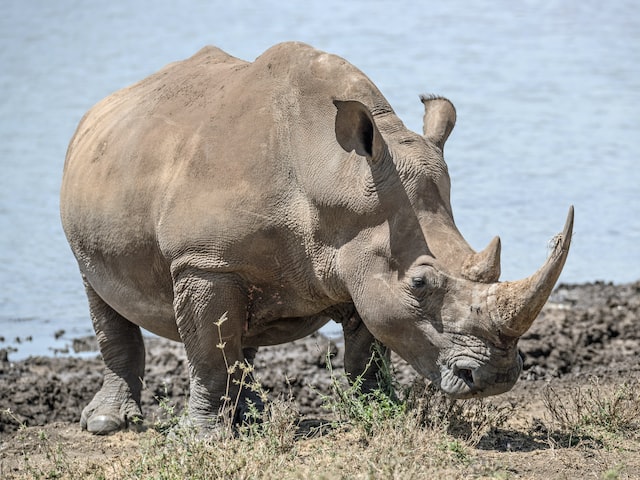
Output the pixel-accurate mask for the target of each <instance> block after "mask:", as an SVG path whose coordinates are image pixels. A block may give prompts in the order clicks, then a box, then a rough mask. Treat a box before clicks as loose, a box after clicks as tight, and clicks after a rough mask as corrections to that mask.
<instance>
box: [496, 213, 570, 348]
mask: <svg viewBox="0 0 640 480" xmlns="http://www.w3.org/2000/svg"><path fill="white" fill-rule="evenodd" d="M572 233H573V206H571V207H570V208H569V213H568V215H567V221H566V223H565V225H564V230H563V231H562V233H561V234H558V235H556V236H555V237H553V240H552V242H553V250H552V252H551V254H550V255H549V258H547V261H546V262H545V263H544V265H543V266H542V268H540V269H539V270H538V271H537V272H536V273H534V274H533V275H532V276H530V277H528V278H525V279H523V280H518V281H516V282H502V283H494V284H493V285H491V286H490V287H489V291H488V297H487V305H488V307H489V311H490V312H491V316H492V320H493V322H494V324H495V325H496V326H497V327H498V328H499V330H500V331H501V333H502V334H504V335H508V336H511V337H520V336H521V335H522V334H524V333H525V332H526V331H527V330H528V329H529V327H530V326H531V324H532V323H533V321H534V320H535V319H536V317H537V316H538V314H539V313H540V310H542V307H543V306H544V304H545V302H546V301H547V299H548V298H549V295H551V291H552V290H553V287H554V285H555V284H556V281H557V280H558V277H559V276H560V272H562V268H563V267H564V263H565V260H566V259H567V254H568V253H569V246H570V245H571V235H572Z"/></svg>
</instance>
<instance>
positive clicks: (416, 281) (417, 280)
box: [411, 277, 427, 288]
mask: <svg viewBox="0 0 640 480" xmlns="http://www.w3.org/2000/svg"><path fill="white" fill-rule="evenodd" d="M426 284H427V282H426V280H425V279H424V277H413V278H412V279H411V286H412V287H413V288H422V287H424V286H425V285H426Z"/></svg>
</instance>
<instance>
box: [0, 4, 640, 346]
mask: <svg viewBox="0 0 640 480" xmlns="http://www.w3.org/2000/svg"><path fill="white" fill-rule="evenodd" d="M2 10H3V12H2V15H0V166H1V168H2V173H1V174H0V337H4V341H0V348H2V347H3V346H4V347H7V346H10V347H18V349H19V352H18V353H16V354H13V355H12V357H11V358H14V359H17V358H20V357H23V356H26V355H29V354H34V353H50V351H51V348H53V347H56V348H59V347H62V346H64V345H65V344H66V343H67V342H68V340H69V339H70V338H72V337H74V336H78V335H84V334H88V333H90V332H91V327H90V320H89V318H88V314H87V307H86V302H85V299H84V294H83V290H82V285H81V282H80V277H79V275H78V273H77V269H76V266H75V263H74V259H73V257H72V255H71V253H70V250H69V248H68V246H67V244H66V242H65V240H64V236H63V233H62V229H61V227H60V222H59V218H58V189H59V184H60V176H61V172H62V165H63V162H64V155H65V150H66V146H67V144H68V141H69V139H70V137H71V135H72V134H73V132H74V130H75V127H76V125H77V123H78V121H79V120H80V118H81V116H82V115H83V114H84V112H85V111H86V110H87V109H89V108H90V107H91V106H92V105H93V104H95V103H96V102H97V101H99V100H100V99H102V98H103V97H105V96H106V95H108V94H109V93H111V92H113V91H115V90H117V89H119V88H121V87H124V86H126V85H128V84H130V83H133V82H135V81H137V80H139V79H141V78H143V77H144V76H146V75H148V74H150V73H152V72H154V71H156V70H157V69H159V68H161V67H162V66H164V65H165V64H167V63H169V62H171V61H174V60H179V59H182V58H185V57H188V56H190V55H191V54H193V53H194V52H195V51H197V50H198V49H199V48H200V47H202V46H203V45H205V44H214V45H217V46H219V47H221V48H223V49H224V50H226V51H228V52H229V53H231V54H233V55H235V56H237V57H241V58H245V59H249V60H251V59H254V58H255V57H256V56H258V55H259V54H260V53H261V52H263V51H264V50H265V49H266V48H268V47H269V46H271V45H272V44H274V43H277V42H280V41H284V40H301V41H305V42H307V43H310V44H312V45H314V46H316V47H318V48H320V49H323V50H326V51H330V52H333V53H337V54H339V55H341V56H343V57H345V58H346V59H347V60H349V61H350V62H351V63H353V64H354V65H356V66H358V67H359V68H360V69H362V70H363V71H364V72H365V73H367V74H368V75H369V77H370V78H371V79H372V80H373V81H374V82H375V83H376V84H377V85H378V87H379V88H380V89H381V90H382V92H383V93H384V94H385V96H386V97H387V98H388V100H389V101H390V102H391V104H392V105H393V106H394V108H395V110H396V112H397V113H398V114H399V116H400V117H401V118H402V119H403V120H404V122H405V124H406V125H407V126H408V127H409V128H411V129H413V130H415V131H418V132H421V131H422V123H421V122H422V105H421V103H420V102H419V101H418V94H420V93H438V94H442V95H445V96H447V97H449V98H450V99H452V100H453V102H454V103H455V105H456V107H457V110H458V124H457V126H456V129H455V130H454V132H453V134H452V136H451V137H450V139H449V142H448V143H447V148H446V152H445V153H446V160H447V163H448V165H449V169H450V175H451V179H452V205H453V210H454V213H455V218H456V223H457V224H458V226H459V228H460V230H461V231H462V233H463V234H464V235H465V237H466V238H467V240H468V241H469V242H470V243H471V245H472V246H474V247H475V248H477V249H481V248H483V247H484V246H485V245H486V244H487V243H488V242H489V240H490V239H491V238H492V237H493V236H494V235H496V234H499V235H501V237H502V241H503V276H502V278H503V279H515V278H520V277H524V276H526V275H528V274H530V273H531V272H533V271H534V270H535V269H536V268H537V267H538V266H539V265H540V264H541V263H542V262H543V261H544V259H545V256H546V254H547V242H548V240H549V239H550V238H551V237H552V236H553V235H554V234H555V233H557V232H558V231H560V230H561V228H562V224H563V222H564V218H565V215H566V212H567V208H568V206H569V205H570V204H573V205H575V209H576V223H575V234H574V241H573V245H572V251H571V254H570V256H569V259H568V262H567V265H566V267H565V270H564V272H563V275H562V277H561V281H565V282H586V281H593V280H607V281H615V282H627V281H633V280H637V279H638V278H640V194H639V193H638V184H639V183H640V169H639V168H638V163H639V161H640V114H639V113H638V108H639V105H640V14H639V13H638V9H637V5H636V2H633V1H631V0H626V1H616V2H608V3H606V2H605V3H602V2H595V1H591V0H587V1H581V2H577V1H576V2H570V1H564V2H561V1H543V0H540V1H535V2H534V1H523V2H511V1H507V0H492V1H486V2H482V1H475V2H465V1H462V0H453V1H448V2H413V1H397V0H396V1H393V2H381V1H374V0H368V1H352V2H341V1H338V0H323V1H319V2H315V1H305V2H293V1H292V2H283V1H282V0H279V1H234V2H229V1H228V0H226V1H217V0H216V1H211V0H209V1H204V0H203V1H183V2H169V1H166V0H156V1H154V2H147V3H146V4H145V3H144V2H130V1H127V0H111V1H110V2H102V1H101V2H97V1H79V0H78V1H72V0H57V1H55V2H52V1H49V0H5V1H4V2H3V9H2ZM59 330H64V331H65V333H64V335H62V337H61V338H60V339H59V340H57V341H54V340H53V334H54V332H57V331H59ZM29 336H31V337H33V340H32V341H25V338H26V337H29ZM16 337H19V338H21V339H22V342H21V343H20V344H18V343H17V341H16V340H15V339H16ZM0 340H2V338H0Z"/></svg>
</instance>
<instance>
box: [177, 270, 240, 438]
mask: <svg viewBox="0 0 640 480" xmlns="http://www.w3.org/2000/svg"><path fill="white" fill-rule="evenodd" d="M174 278H175V280H174V310H175V315H176V322H177V325H178V332H179V333H180V338H181V339H182V342H183V343H184V346H185V350H186V352H187V359H188V361H189V376H190V397H189V416H190V419H191V421H192V422H193V423H194V424H195V426H196V427H198V428H200V429H203V430H205V431H206V430H208V429H212V428H215V426H216V425H217V423H218V418H219V415H220V413H222V412H221V407H226V406H230V407H233V405H235V401H236V399H237V394H238V380H239V378H240V377H241V371H240V368H239V365H240V364H241V363H242V362H244V354H243V351H242V344H241V341H242V331H243V327H244V323H245V321H246V316H247V303H246V295H244V291H243V289H242V288H241V285H240V283H239V281H238V280H237V279H236V278H235V276H233V275H228V274H213V273H210V272H202V271H199V270H188V271H184V272H182V273H180V274H179V275H177V276H175V275H174ZM231 371H233V373H231V374H230V373H229V372H231ZM225 400H226V403H225ZM225 413H226V412H225ZM229 413H230V414H233V413H232V412H229Z"/></svg>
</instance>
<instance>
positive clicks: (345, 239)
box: [61, 43, 573, 433]
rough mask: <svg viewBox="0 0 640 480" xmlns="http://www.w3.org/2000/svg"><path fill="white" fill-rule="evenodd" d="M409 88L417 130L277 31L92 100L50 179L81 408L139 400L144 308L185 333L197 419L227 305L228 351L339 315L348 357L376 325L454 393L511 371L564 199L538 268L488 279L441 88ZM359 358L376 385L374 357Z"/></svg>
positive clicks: (474, 389) (545, 287)
mask: <svg viewBox="0 0 640 480" xmlns="http://www.w3.org/2000/svg"><path fill="white" fill-rule="evenodd" d="M422 102H423V104H424V109H425V113H424V132H423V135H418V134H416V133H413V132H411V131H409V130H407V129H406V128H405V127H404V125H403V124H402V122H401V121H400V119H399V118H398V117H397V116H396V115H395V113H394V112H393V110H392V108H391V107H390V106H389V104H388V103H387V101H386V100H385V98H384V97H383V96H382V94H381V93H380V92H379V91H378V89H377V88H376V87H375V86H374V85H373V83H372V82H371V81H370V80H369V79H368V78H367V77H366V76H365V75H364V74H363V73H362V72H360V71H359V70H357V69H356V68H355V67H353V66H352V65H350V64H349V63H347V62H346V61H345V60H343V59H341V58H339V57H337V56H333V55H329V54H326V53H323V52H320V51H317V50H314V49H313V48H311V47H309V46H307V45H303V44H299V43H285V44H280V45H276V46H275V47H273V48H271V49H269V50H268V51H266V52H265V53H264V54H263V55H262V56H260V57H259V58H258V59H257V60H256V61H255V62H253V63H248V62H245V61H242V60H239V59H237V58H234V57H231V56H229V55H227V54H226V53H224V52H222V51H221V50H219V49H216V48H213V47H206V48H204V49H202V50H201V51H200V52H198V53H197V54H196V55H194V56H193V57H191V58H189V59H187V60H185V61H182V62H177V63H174V64H170V65H168V66H167V67H165V68H164V69H162V70H161V71H159V72H158V73H156V74H154V75H151V76H150V77H148V78H146V79H145V80H143V81H141V82H139V83H137V84H135V85H133V86H131V87H128V88H125V89H123V90H121V91H119V92H116V93H114V94H113V95H111V96H109V97H108V98H106V99H105V100H103V101H102V102H100V103H99V104H97V105H96V106H95V107H93V108H92V109H91V110H90V111H89V112H88V113H87V114H86V115H85V117H84V118H83V119H82V121H81V122H80V125H79V127H78V130H77V132H76V134H75V136H74V137H73V139H72V141H71V144H70V145H69V150H68V153H67V159H66V163H65V170H64V178H63V183H62V192H61V216H62V223H63V226H64V230H65V233H66V235H67V238H68V240H69V243H70V245H71V248H72V250H73V252H74V254H75V256H76V258H77V260H78V264H79V266H80V271H81V273H82V277H83V279H84V284H85V288H86V292H87V296H88V299H89V306H90V311H91V317H92V320H93V325H94V328H95V331H96V335H97V338H98V342H99V345H100V351H101V353H102V356H103V357H104V361H105V365H106V372H105V378H104V385H103V386H102V389H101V390H100V391H99V392H98V393H97V394H96V396H95V398H94V399H93V400H92V401H91V403H90V404H89V405H88V406H87V407H86V408H85V409H84V411H83V413H82V420H81V424H82V426H83V427H84V428H87V429H88V430H89V431H91V432H95V433H107V432H111V431H114V430H117V429H120V428H123V427H125V426H126V425H127V423H128V422H129V421H131V419H133V418H136V417H140V415H141V411H140V406H139V402H140V390H141V385H142V383H141V379H142V377H143V373H144V357H145V353H144V345H143V341H142V337H141V333H140V327H143V328H145V329H147V330H149V331H151V332H154V333H155V334H157V335H160V336H163V337H167V338H170V339H173V340H176V341H181V342H183V343H184V345H185V348H186V352H187V356H188V360H189V367H190V377H191V378H190V380H191V392H190V402H189V410H190V417H191V419H192V421H193V422H194V423H195V424H196V425H198V426H200V427H202V428H207V427H211V425H212V424H214V423H215V422H216V419H217V418H218V417H217V412H218V410H219V407H220V398H221V396H222V395H223V394H224V393H225V387H226V385H227V369H226V367H225V365H226V364H225V359H224V358H223V356H222V352H221V350H220V349H219V348H217V347H216V345H218V344H219V343H220V342H221V338H220V337H219V332H218V329H217V326H216V325H215V323H214V322H216V321H217V320H218V319H219V318H221V317H222V316H223V315H224V314H225V313H226V315H227V320H226V321H225V322H224V323H223V324H222V326H221V334H222V341H223V342H225V349H224V353H225V355H226V362H228V363H229V364H233V363H234V362H236V361H238V362H242V361H244V360H245V359H247V360H248V361H252V359H253V356H254V355H255V352H256V350H257V348H258V347H260V346H262V345H272V344H279V343H284V342H289V341H292V340H294V339H297V338H301V337H303V336H305V335H308V334H309V333H311V332H313V331H315V330H317V329H318V328H320V327H321V326H322V325H324V324H325V323H326V322H327V321H328V320H329V319H330V318H334V319H336V320H337V321H340V322H342V324H343V327H344V336H345V349H346V354H345V355H346V358H345V365H346V368H347V371H348V372H349V373H350V374H351V375H352V376H354V375H358V374H361V373H362V372H363V371H365V367H366V365H367V362H368V360H369V358H370V354H371V347H372V345H373V343H374V342H375V341H376V340H377V341H379V342H381V343H382V344H383V345H385V346H386V347H388V348H390V349H392V350H394V351H395V352H397V353H398V354H399V355H400V356H402V357H403V358H404V359H406V360H407V361H408V362H409V363H411V365H413V366H414V367H415V369H416V370H417V371H418V372H419V373H421V374H422V375H424V376H425V377H427V378H428V379H430V380H431V381H432V382H433V383H434V384H436V385H437V386H439V387H440V388H441V389H442V390H443V391H444V392H446V393H448V394H450V395H452V396H454V397H461V398H463V397H471V396H486V395H494V394H497V393H501V392H504V391H506V390H509V389H510V388H511V387H512V385H513V384H514V382H515V381H516V379H517V377H518V374H519V373H520V369H521V360H520V358H519V356H518V353H517V349H516V342H517V340H518V337H519V336H521V335H522V334H523V333H524V332H525V331H526V330H527V328H529V326H530V325H531V322H533V320H534V319H535V317H536V315H537V314H538V312H539V310H540V308H542V305H543V304H544V302H545V301H546V299H547V297H548V295H549V293H550V292H551V289H552V288H553V285H554V283H555V281H556V280H557V277H558V275H559V274H560V271H561V269H562V266H563V265H564V261H565V258H566V254H567V251H568V248H569V243H570V237H571V230H572V222H573V213H572V210H571V211H570V213H569V218H568V219H567V225H566V227H565V230H564V232H563V233H562V234H561V235H559V236H558V237H556V238H557V242H556V247H555V248H554V250H553V252H552V254H551V256H550V257H549V259H548V260H547V262H546V263H545V265H544V266H543V267H542V268H541V269H540V270H539V271H538V272H536V273H535V274H533V275H532V276H531V277H529V278H526V279H524V280H520V281H518V282H502V283H501V282H498V277H499V275H500V264H499V263H500V241H499V239H497V238H496V239H494V240H493V241H492V242H491V244H490V245H489V247H487V249H485V250H484V251H482V252H479V253H476V252H474V251H473V250H472V249H471V247H470V246H469V245H468V244H467V242H466V241H465V240H464V239H463V238H462V236H461V235H460V233H459V232H458V230H457V228H456V226H455V224H454V221H453V215H452V212H451V205H450V200H449V189H450V181H449V175H448V172H447V166H446V164H445V162H444V160H443V156H442V151H443V147H444V143H445V141H446V139H447V137H448V136H449V134H450V132H451V130H452V128H453V126H454V124H455V118H456V117H455V110H454V108H453V105H452V104H451V103H450V102H449V101H448V100H446V99H444V98H435V97H434V98H431V97H423V98H422ZM365 377H366V382H365V389H370V388H373V387H374V386H375V385H376V368H375V367H372V368H371V369H369V370H368V371H367V372H366V374H365ZM232 388H233V387H232ZM231 393H232V394H233V393H234V392H231Z"/></svg>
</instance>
